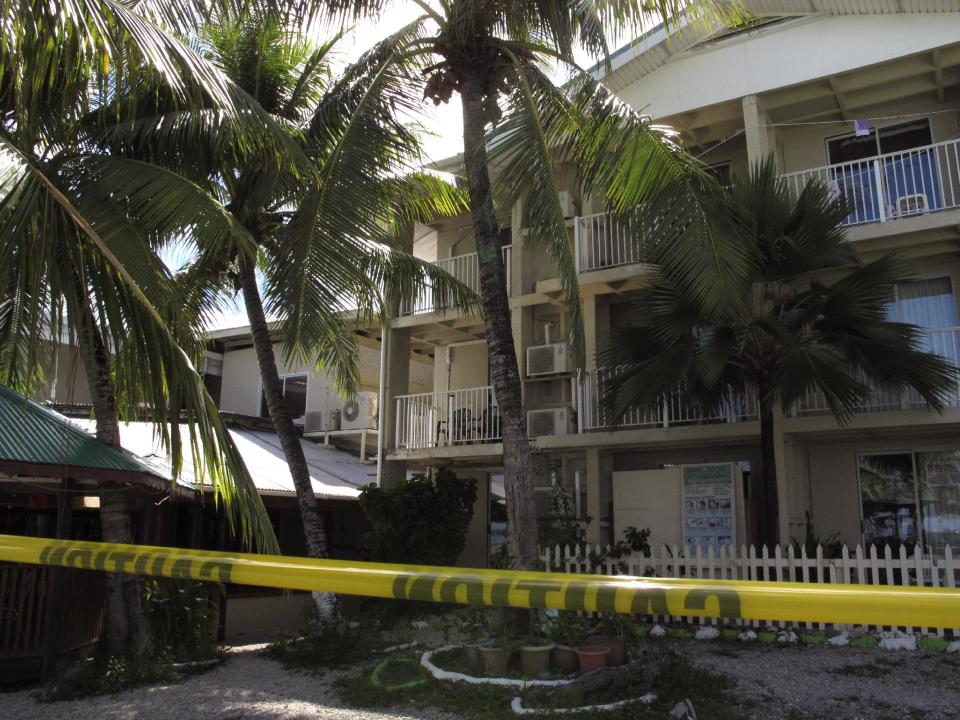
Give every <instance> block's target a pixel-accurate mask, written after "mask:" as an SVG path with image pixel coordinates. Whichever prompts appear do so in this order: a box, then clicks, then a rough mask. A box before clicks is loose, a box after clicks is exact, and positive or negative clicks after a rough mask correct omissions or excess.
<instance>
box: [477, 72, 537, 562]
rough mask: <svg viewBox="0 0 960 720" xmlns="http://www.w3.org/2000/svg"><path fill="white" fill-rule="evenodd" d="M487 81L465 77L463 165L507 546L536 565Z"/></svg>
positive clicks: (518, 559) (530, 488)
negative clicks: (493, 180)
mask: <svg viewBox="0 0 960 720" xmlns="http://www.w3.org/2000/svg"><path fill="white" fill-rule="evenodd" d="M484 85H485V82H484V80H483V79H482V78H474V77H469V76H468V77H463V78H461V85H460V99H461V102H462V105H463V145H464V165H465V168H466V173H467V187H468V189H469V192H470V211H471V214H472V217H473V233H474V237H475V239H476V243H477V257H478V259H479V266H480V297H481V300H482V302H483V311H484V319H485V320H484V321H485V325H486V334H487V348H488V352H489V355H490V380H491V382H492V384H493V390H494V393H495V394H496V398H497V406H498V407H499V409H500V417H501V422H502V427H503V467H504V490H505V492H506V496H507V498H506V499H507V523H508V524H507V540H508V547H509V549H510V555H511V556H512V557H513V559H514V561H515V562H516V564H517V565H518V566H519V567H521V568H525V569H532V568H534V567H536V565H537V561H538V553H537V512H536V505H535V503H534V493H533V464H532V462H531V457H530V445H529V443H528V442H527V430H526V423H525V422H524V417H523V392H522V388H521V384H520V372H519V370H518V367H517V352H516V348H515V347H514V343H513V329H512V326H511V322H510V300H509V297H508V296H507V282H506V274H505V269H504V264H503V256H502V252H501V240H500V233H499V229H500V228H499V224H498V223H497V218H496V214H495V212H494V206H493V194H492V192H491V190H490V171H489V167H488V164H487V151H486V146H485V145H484V142H485V137H484V125H485V123H486V112H485V110H484V107H483V98H484Z"/></svg>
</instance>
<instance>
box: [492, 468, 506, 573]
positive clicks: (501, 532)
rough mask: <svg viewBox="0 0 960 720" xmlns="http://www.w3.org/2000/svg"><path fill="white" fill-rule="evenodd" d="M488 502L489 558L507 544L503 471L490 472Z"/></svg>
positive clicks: (497, 553)
mask: <svg viewBox="0 0 960 720" xmlns="http://www.w3.org/2000/svg"><path fill="white" fill-rule="evenodd" d="M489 483H490V486H489V488H490V502H489V509H488V515H487V547H488V551H489V553H490V557H491V558H497V557H498V556H499V555H500V553H502V552H503V551H504V548H505V546H506V544H507V493H506V491H505V490H504V487H503V473H490V475H489Z"/></svg>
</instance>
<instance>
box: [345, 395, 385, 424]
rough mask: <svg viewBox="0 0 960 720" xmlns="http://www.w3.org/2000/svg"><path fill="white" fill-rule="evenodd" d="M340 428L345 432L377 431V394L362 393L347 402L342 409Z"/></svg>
mask: <svg viewBox="0 0 960 720" xmlns="http://www.w3.org/2000/svg"><path fill="white" fill-rule="evenodd" d="M340 427H341V428H342V429H344V430H376V428H377V394H376V393H374V392H360V393H357V394H356V395H355V396H354V397H352V398H350V399H349V400H345V401H344V403H343V406H342V407H341V408H340Z"/></svg>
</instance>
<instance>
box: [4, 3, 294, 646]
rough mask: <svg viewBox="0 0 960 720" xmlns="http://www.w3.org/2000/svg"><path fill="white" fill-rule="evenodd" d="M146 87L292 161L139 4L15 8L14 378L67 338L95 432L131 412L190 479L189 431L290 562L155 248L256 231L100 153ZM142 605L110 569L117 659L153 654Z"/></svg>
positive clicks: (10, 89) (113, 494) (32, 380)
mask: <svg viewBox="0 0 960 720" xmlns="http://www.w3.org/2000/svg"><path fill="white" fill-rule="evenodd" d="M175 8H176V3H173V4H168V5H167V6H166V9H167V10H173V9H175ZM147 78H149V79H150V82H151V83H152V85H153V87H154V88H162V90H163V92H164V93H166V95H167V96H168V97H169V98H170V99H171V101H172V102H174V103H176V104H177V105H178V106H179V107H183V108H186V107H190V106H191V105H200V104H203V105H205V106H208V107H212V108H214V109H215V111H216V112H217V113H219V114H220V115H222V116H223V117H224V118H225V119H226V120H225V122H227V123H229V124H230V125H231V127H232V128H233V131H234V134H235V136H236V138H237V139H238V143H237V144H240V143H239V139H240V138H242V139H243V140H244V143H243V144H244V146H245V147H246V148H247V149H248V150H252V149H258V150H263V149H265V148H270V149H271V150H272V151H273V152H274V153H280V152H282V151H283V144H284V142H286V140H285V135H284V134H283V133H280V132H276V131H275V128H273V126H272V125H271V124H270V121H269V118H267V117H266V116H264V114H263V113H262V112H261V111H260V109H259V107H258V106H257V105H256V104H255V103H252V102H250V101H249V99H248V98H247V97H246V96H245V95H244V94H243V93H242V92H241V91H240V90H239V89H238V88H237V87H236V86H235V85H234V84H232V83H231V82H230V81H229V79H228V78H226V76H224V75H223V73H222V72H220V71H219V70H218V69H217V68H216V67H214V66H212V65H210V64H209V63H207V62H206V61H204V60H203V59H202V58H201V57H200V56H199V55H198V54H197V53H195V52H194V51H192V50H190V49H189V48H188V47H186V46H185V45H183V44H181V43H180V42H179V41H177V40H176V39H174V38H172V37H170V36H169V35H166V34H165V33H163V32H161V31H160V30H158V29H157V27H156V25H154V24H153V23H152V22H151V21H150V19H149V18H148V17H147V16H144V15H141V14H138V13H137V12H135V11H134V10H132V9H131V8H130V6H128V5H127V4H122V3H115V2H111V0H89V1H85V0H76V1H74V2H65V3H59V4H56V5H52V4H49V3H35V2H27V1H24V2H6V3H3V4H2V5H0V287H2V294H0V377H2V382H4V383H6V384H9V385H12V386H14V387H16V388H18V389H20V390H22V391H24V392H26V393H29V392H31V391H32V390H33V389H34V388H35V387H36V386H37V383H38V382H39V381H40V380H41V379H42V373H41V371H40V368H42V367H43V366H44V363H42V362H41V360H42V359H43V354H44V351H45V350H46V349H49V347H50V345H51V344H53V343H55V342H57V341H59V340H60V339H61V338H62V337H65V336H69V337H70V339H71V341H75V342H76V343H77V345H78V347H79V351H80V354H81V356H82V359H83V365H84V368H85V370H86V376H87V382H88V385H89V390H90V395H91V398H92V400H93V407H94V414H95V417H96V434H97V438H98V439H99V440H100V441H101V442H104V443H106V444H108V445H111V446H113V447H119V446H120V434H119V425H118V420H119V418H120V416H132V417H136V416H139V415H141V414H143V413H146V414H147V415H148V417H149V419H150V420H152V421H153V422H154V423H155V424H156V427H157V432H158V434H159V435H160V438H161V439H162V441H163V444H164V445H165V447H166V448H167V450H168V451H169V453H170V455H171V457H172V461H173V462H172V464H173V467H174V472H175V473H177V472H179V469H180V466H181V461H182V455H183V452H184V439H183V438H181V437H180V432H179V427H180V424H181V423H185V424H186V425H187V427H188V428H189V430H188V434H189V442H188V443H187V447H188V451H189V452H190V453H191V455H192V456H193V461H194V466H195V467H196V468H203V470H204V474H203V477H204V479H205V481H209V482H210V483H211V484H212V486H213V490H214V491H215V497H216V498H217V500H218V502H223V503H224V505H225V506H226V508H227V510H228V515H227V516H228V518H229V520H230V523H231V525H232V526H233V527H234V528H235V529H236V530H237V532H238V534H239V535H240V536H241V537H242V538H243V540H244V541H245V542H246V543H247V544H248V545H249V546H251V547H253V546H258V547H259V548H261V549H263V550H266V551H276V548H277V544H276V539H275V537H274V535H273V530H272V528H271V525H270V522H269V519H268V518H267V515H266V511H265V509H264V507H263V504H262V502H261V500H260V498H259V495H258V494H257V492H256V488H255V487H254V484H253V481H252V479H251V478H250V476H249V474H248V472H247V470H246V468H245V466H244V464H243V461H242V459H241V458H240V455H239V453H238V452H237V450H236V448H235V447H234V445H233V442H232V440H231V438H230V435H229V433H228V432H227V430H226V428H225V427H224V426H223V424H222V422H221V420H220V417H219V415H218V413H217V408H216V406H215V404H214V403H213V401H212V399H211V398H210V396H209V395H208V394H207V392H206V390H205V388H204V384H203V382H202V380H201V378H200V377H199V376H198V374H197V372H196V371H195V369H194V366H193V363H192V362H191V358H190V357H189V356H188V354H187V353H186V352H185V351H184V349H183V347H182V346H181V343H182V342H183V343H187V346H188V347H191V345H192V347H194V348H197V347H199V344H198V343H197V342H196V341H195V340H193V341H191V338H190V330H191V327H190V323H188V322H185V321H184V320H183V319H182V317H183V315H182V313H180V312H176V311H177V310H179V309H181V303H182V300H183V298H182V297H181V294H180V293H179V292H178V291H177V287H176V284H175V283H174V282H173V278H172V277H171V276H170V274H169V272H168V271H167V270H166V268H165V266H164V265H163V263H162V262H161V261H160V259H159V258H158V256H157V253H156V252H155V250H156V249H157V248H158V247H159V246H160V245H161V244H162V243H163V242H164V241H166V240H168V239H170V238H173V237H177V236H180V235H182V234H183V233H184V232H187V231H188V230H189V231H190V232H195V233H198V234H201V235H202V236H204V237H205V238H206V241H207V243H209V244H210V245H214V244H217V243H224V242H226V238H235V237H243V234H242V232H241V229H240V228H239V226H237V224H236V223H235V222H234V221H233V219H232V217H230V216H229V215H226V214H224V213H223V212H222V209H221V208H219V207H218V206H216V205H211V204H209V203H206V202H204V196H203V195H202V194H200V193H197V192H196V188H194V187H193V186H191V185H190V184H189V183H186V182H182V181H180V180H178V178H176V177H175V176H174V175H173V174H172V173H170V172H169V171H166V170H164V169H162V168H160V167H157V166H152V165H150V164H149V163H144V162H139V163H137V162H132V161H129V160H127V159H124V158H120V157H115V156H111V155H109V154H107V153H104V152H103V151H102V150H101V149H100V148H99V147H98V144H97V142H96V138H97V135H98V134H99V133H100V132H101V131H102V124H101V122H100V120H101V118H100V117H99V114H98V113H99V111H100V110H101V109H102V108H103V107H105V106H108V105H109V104H110V103H111V102H112V101H113V99H114V98H116V97H119V96H120V95H121V94H125V95H126V97H128V98H129V99H131V100H132V99H134V98H135V97H136V96H135V94H133V93H132V92H131V89H133V88H137V87H139V86H140V85H142V84H143V82H144V81H145V79H147ZM118 109H119V108H118ZM161 189H162V192H160V190H161ZM174 317H177V318H178V319H177V321H176V322H167V321H165V318H167V319H170V318H174ZM123 497H124V495H123V494H122V493H120V492H117V491H116V490H114V489H105V490H104V492H103V496H102V502H101V521H102V528H103V539H104V540H106V541H108V542H118V543H130V542H132V540H133V538H132V536H131V533H130V522H129V516H128V512H127V508H126V505H125V501H124V500H123ZM141 601H142V594H141V592H140V584H139V582H138V581H137V580H136V579H135V578H134V577H133V576H127V575H124V576H119V575H111V576H108V616H109V617H108V622H107V625H106V635H107V652H108V653H109V654H111V655H120V654H130V655H133V656H136V657H138V658H144V657H146V656H148V654H149V651H150V634H149V629H148V626H147V623H146V622H145V621H144V618H143V613H142V608H141Z"/></svg>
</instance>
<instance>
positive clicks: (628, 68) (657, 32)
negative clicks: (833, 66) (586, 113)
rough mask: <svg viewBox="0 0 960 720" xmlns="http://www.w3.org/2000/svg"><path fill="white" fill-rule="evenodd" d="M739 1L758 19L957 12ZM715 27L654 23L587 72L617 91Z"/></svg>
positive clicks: (832, 0) (922, 6) (906, 4)
mask: <svg viewBox="0 0 960 720" xmlns="http://www.w3.org/2000/svg"><path fill="white" fill-rule="evenodd" d="M741 4H742V6H743V7H744V9H746V10H747V11H748V12H749V13H751V14H752V15H754V16H756V17H758V18H764V17H771V16H774V17H791V18H801V17H804V16H815V15H889V14H912V13H917V14H927V13H956V12H960V0H741ZM718 30H719V28H717V27H710V26H707V25H705V24H703V23H695V24H693V25H690V24H687V23H686V22H684V21H681V22H680V24H679V27H675V28H671V29H670V32H667V30H666V28H664V26H663V25H658V26H657V27H655V28H652V29H651V30H648V31H647V32H645V33H643V35H642V36H640V37H639V38H637V39H635V40H633V41H631V42H629V43H627V44H626V45H624V46H623V47H621V48H619V49H617V50H616V51H615V52H613V53H611V56H610V61H611V65H612V69H613V72H612V73H607V72H606V70H605V68H604V67H603V65H602V64H597V65H595V66H594V67H592V68H591V69H590V72H591V73H593V74H594V75H595V76H596V77H602V78H603V81H604V83H605V84H606V85H607V87H609V88H610V89H611V90H613V91H614V92H619V91H620V90H623V89H624V88H625V87H627V86H628V85H630V84H631V83H633V82H636V81H637V80H639V79H640V78H642V77H644V76H645V75H648V74H650V73H651V72H653V71H654V70H656V69H657V68H659V67H661V66H663V65H664V64H666V63H667V62H668V61H669V60H670V58H672V57H673V56H675V55H677V54H679V53H681V52H683V51H684V50H687V49H689V48H690V47H691V46H693V45H696V44H697V43H699V42H701V41H703V40H706V39H708V38H710V37H712V36H713V35H714V33H716V32H717V31H718ZM763 30H764V28H763V27H762V26H760V27H758V28H757V31H759V32H763ZM751 32H754V31H751Z"/></svg>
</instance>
